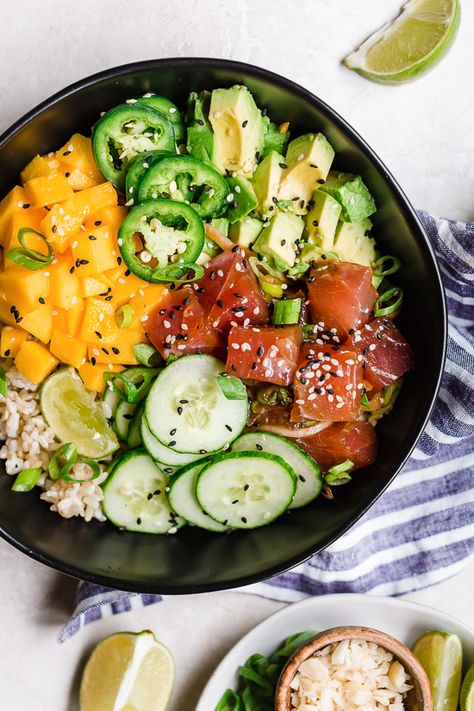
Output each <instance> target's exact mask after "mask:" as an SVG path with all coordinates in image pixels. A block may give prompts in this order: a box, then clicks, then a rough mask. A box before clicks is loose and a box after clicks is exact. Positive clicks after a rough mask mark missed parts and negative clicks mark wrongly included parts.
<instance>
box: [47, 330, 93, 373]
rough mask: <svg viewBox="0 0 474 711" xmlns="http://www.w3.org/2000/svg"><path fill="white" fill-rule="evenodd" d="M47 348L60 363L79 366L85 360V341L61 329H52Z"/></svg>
mask: <svg viewBox="0 0 474 711" xmlns="http://www.w3.org/2000/svg"><path fill="white" fill-rule="evenodd" d="M49 350H50V351H51V353H52V354H53V355H54V356H56V358H57V359H58V360H59V362H60V363H67V364H68V365H72V366H73V368H80V367H81V365H84V363H85V361H86V354H87V343H84V341H81V340H80V339H79V338H76V337H75V336H70V335H69V334H67V333H63V332H62V331H53V333H52V335H51V343H50V344H49Z"/></svg>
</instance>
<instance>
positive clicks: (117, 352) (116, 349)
mask: <svg viewBox="0 0 474 711" xmlns="http://www.w3.org/2000/svg"><path fill="white" fill-rule="evenodd" d="M112 353H115V355H118V354H119V353H120V350H119V349H118V348H117V347H116V346H112Z"/></svg>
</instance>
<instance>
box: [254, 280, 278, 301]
mask: <svg viewBox="0 0 474 711" xmlns="http://www.w3.org/2000/svg"><path fill="white" fill-rule="evenodd" d="M258 283H259V285H260V288H261V290H262V291H263V293H264V294H267V296H271V297H272V298H273V299H281V297H282V296H283V288H282V283H283V282H281V281H279V280H278V279H277V278H276V277H272V276H261V277H259V278H258Z"/></svg>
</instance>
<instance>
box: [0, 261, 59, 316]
mask: <svg viewBox="0 0 474 711" xmlns="http://www.w3.org/2000/svg"><path fill="white" fill-rule="evenodd" d="M49 277H50V272H49V267H48V268H47V269H38V270H37V271H32V270H30V269H26V267H20V266H14V267H11V268H10V269H7V270H6V271H4V272H1V273H0V287H1V288H2V289H3V291H4V292H5V297H6V300H7V302H8V303H9V304H10V306H11V307H15V308H16V309H17V310H18V311H19V312H20V316H26V315H27V314H28V313H29V312H30V311H34V310H35V309H36V308H38V302H39V299H40V298H43V299H44V298H45V297H47V296H48V294H49Z"/></svg>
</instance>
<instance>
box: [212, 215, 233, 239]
mask: <svg viewBox="0 0 474 711" xmlns="http://www.w3.org/2000/svg"><path fill="white" fill-rule="evenodd" d="M208 222H209V224H210V225H212V226H213V227H215V228H216V230H219V232H222V234H223V235H225V236H226V237H227V235H228V234H229V220H228V219H227V217H211V219H210V220H208Z"/></svg>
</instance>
